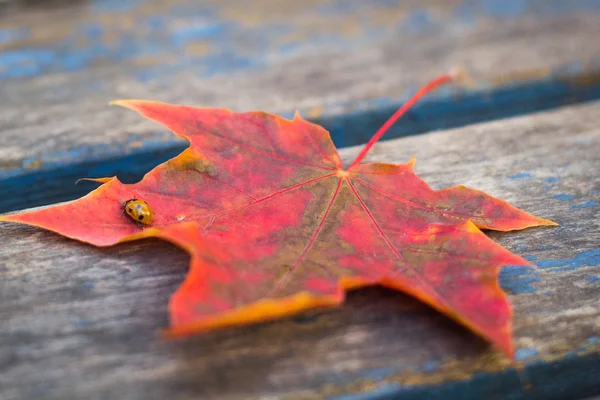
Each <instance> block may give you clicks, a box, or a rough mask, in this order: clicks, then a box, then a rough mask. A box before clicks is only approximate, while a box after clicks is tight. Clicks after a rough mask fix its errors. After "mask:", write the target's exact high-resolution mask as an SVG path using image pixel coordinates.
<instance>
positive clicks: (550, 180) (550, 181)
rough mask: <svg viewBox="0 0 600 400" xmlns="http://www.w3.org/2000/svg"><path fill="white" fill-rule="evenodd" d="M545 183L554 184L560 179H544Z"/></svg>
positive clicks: (552, 177)
mask: <svg viewBox="0 0 600 400" xmlns="http://www.w3.org/2000/svg"><path fill="white" fill-rule="evenodd" d="M545 181H546V182H548V183H556V182H559V181H560V179H559V178H557V177H554V176H551V177H548V178H546V179H545Z"/></svg>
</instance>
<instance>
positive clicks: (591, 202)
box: [573, 200, 598, 208]
mask: <svg viewBox="0 0 600 400" xmlns="http://www.w3.org/2000/svg"><path fill="white" fill-rule="evenodd" d="M573 207H575V208H591V207H598V203H596V202H595V201H594V200H588V201H586V202H584V203H581V204H574V205H573Z"/></svg>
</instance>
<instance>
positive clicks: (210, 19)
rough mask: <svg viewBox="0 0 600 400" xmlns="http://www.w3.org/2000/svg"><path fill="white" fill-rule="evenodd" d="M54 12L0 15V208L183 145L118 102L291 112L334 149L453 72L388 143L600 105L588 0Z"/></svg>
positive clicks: (144, 0)
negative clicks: (460, 70)
mask: <svg viewBox="0 0 600 400" xmlns="http://www.w3.org/2000/svg"><path fill="white" fill-rule="evenodd" d="M12 3H14V4H18V2H16V1H13V2H12ZM64 3H65V4H66V5H65V6H64V7H56V6H53V7H50V8H48V7H46V8H44V7H43V6H40V7H39V8H35V7H17V6H7V7H4V8H2V9H0V10H1V11H2V14H0V93H1V95H0V121H1V122H0V124H1V126H0V129H1V130H0V192H4V193H6V192H8V193H12V194H13V195H12V196H2V197H1V198H0V212H2V211H9V210H15V209H21V208H24V207H31V206H36V205H42V204H48V203H50V202H57V201H63V200H67V199H72V198H75V197H78V196H80V195H82V194H84V193H85V192H86V191H88V190H89V189H90V188H91V187H92V186H90V185H88V184H87V183H82V184H80V185H78V186H74V185H73V182H74V181H75V180H76V179H78V178H80V177H82V176H111V175H115V174H119V176H120V177H121V178H122V179H123V180H124V181H129V182H131V181H135V180H137V179H139V178H140V177H141V176H142V175H143V173H144V172H146V171H147V170H149V169H150V168H151V167H153V166H155V165H157V164H158V163H159V162H162V161H164V160H166V159H168V158H170V157H172V156H174V155H176V154H177V153H178V152H179V151H181V150H182V149H183V144H182V142H181V141H178V140H176V139H174V138H173V137H172V136H170V135H164V134H163V133H162V132H160V131H158V130H156V128H151V125H150V124H148V123H145V122H140V120H139V119H137V118H135V116H133V115H131V114H128V113H124V112H120V111H118V110H114V109H109V108H108V107H107V106H106V104H107V103H108V101H110V100H113V99H118V98H144V99H149V100H161V101H168V102H177V103H188V104H192V105H197V106H212V107H227V108H231V109H233V110H236V111H246V110H253V109H261V110H265V111H268V112H274V113H277V114H283V115H285V116H289V115H291V114H292V113H293V112H294V111H295V110H296V109H299V110H301V111H302V114H303V115H304V116H305V117H308V118H310V119H312V120H316V121H318V122H320V123H322V124H324V125H325V127H326V128H328V129H329V130H330V131H331V132H332V136H333V139H334V142H335V143H336V144H337V145H338V146H349V145H355V144H358V143H363V142H366V140H367V139H368V137H369V136H370V135H371V133H372V132H373V130H374V129H375V128H376V126H377V125H379V124H380V123H381V122H383V119H384V118H386V117H387V116H388V115H390V114H391V112H392V111H393V109H395V108H396V107H397V106H398V104H399V103H400V102H401V101H403V100H405V99H406V98H407V97H408V96H409V95H410V94H412V93H413V92H414V91H415V90H416V88H417V87H418V86H419V85H421V84H423V83H424V82H426V81H427V80H429V79H431V78H433V77H434V76H436V75H439V74H440V73H443V72H446V70H447V69H449V68H451V67H454V66H456V65H463V66H465V67H466V68H467V69H468V70H469V72H470V73H471V75H472V78H473V81H472V85H471V86H468V87H463V88H446V89H443V90H441V91H439V92H438V93H437V94H434V95H431V96H429V97H428V99H427V101H425V102H424V103H423V104H421V105H420V106H419V107H417V108H416V109H415V110H414V111H412V112H411V113H409V115H408V116H407V118H405V119H404V120H403V121H402V122H401V123H399V124H398V125H397V126H396V127H395V128H394V129H393V131H392V132H390V134H389V136H388V138H391V137H394V136H403V135H409V134H415V133H420V132H424V131H430V130H435V129H442V128H448V127H455V126H462V125H465V124H467V123H472V122H477V121H484V120H490V119H494V118H499V117H505V116H511V115H518V114H523V113H527V112H532V111H536V110H542V109H548V108H551V107H555V106H558V105H564V104H569V103H573V102H580V101H585V100H590V99H597V98H600V79H599V77H600V64H599V62H600V61H599V60H600V41H599V40H598V37H600V23H598V21H599V19H600V1H595V0H591V1H589V0H588V1H570V2H568V6H567V5H565V4H567V3H565V2H560V1H552V2H550V1H546V0H503V1H487V0H451V1H449V0H429V1H416V0H411V1H394V0H392V1H390V0H377V1H376V2H370V1H362V0H347V1H333V0H318V1H317V0H311V1H300V2H298V1H277V0H263V1H253V2H251V3H248V2H239V1H238V2H236V1H231V0H228V1H222V0H211V1H202V2H198V1H195V0H172V1H158V0H154V1H152V0H138V1H133V0H121V1H108V0H106V1H67V2H64ZM42 4H43V3H42ZM32 186H35V187H36V189H37V190H36V191H35V192H33V191H30V190H28V189H29V188H30V187H32Z"/></svg>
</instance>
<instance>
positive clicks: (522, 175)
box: [508, 172, 533, 179]
mask: <svg viewBox="0 0 600 400" xmlns="http://www.w3.org/2000/svg"><path fill="white" fill-rule="evenodd" d="M532 176H533V175H531V174H530V173H527V172H519V173H518V174H514V175H510V176H509V177H508V179H525V178H531V177H532Z"/></svg>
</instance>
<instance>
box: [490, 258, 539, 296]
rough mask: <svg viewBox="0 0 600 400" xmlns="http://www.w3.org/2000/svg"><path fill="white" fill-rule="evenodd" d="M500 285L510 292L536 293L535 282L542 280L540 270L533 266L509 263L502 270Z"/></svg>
mask: <svg viewBox="0 0 600 400" xmlns="http://www.w3.org/2000/svg"><path fill="white" fill-rule="evenodd" d="M499 280H500V286H501V287H502V289H504V290H505V291H506V292H508V293H512V294H522V293H534V292H535V291H536V290H537V289H536V288H535V286H534V283H535V282H539V281H540V276H539V272H538V271H536V270H535V269H534V268H531V267H524V266H521V265H509V266H505V267H503V268H502V269H501V270H500V277H499Z"/></svg>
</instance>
